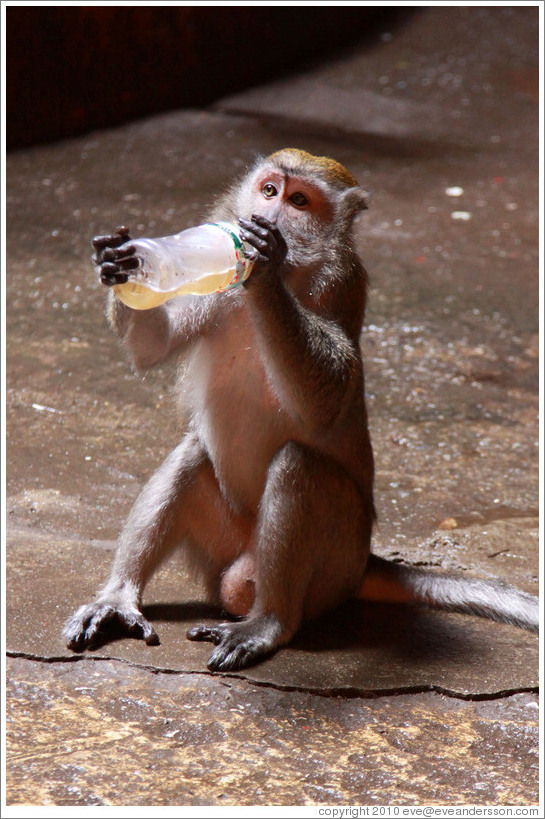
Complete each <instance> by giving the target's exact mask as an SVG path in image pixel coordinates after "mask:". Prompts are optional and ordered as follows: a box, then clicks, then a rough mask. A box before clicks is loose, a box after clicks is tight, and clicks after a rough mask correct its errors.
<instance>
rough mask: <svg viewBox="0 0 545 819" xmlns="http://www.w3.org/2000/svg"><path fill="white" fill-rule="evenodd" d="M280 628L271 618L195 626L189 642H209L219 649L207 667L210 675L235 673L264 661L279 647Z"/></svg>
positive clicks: (270, 615)
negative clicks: (212, 672) (223, 672)
mask: <svg viewBox="0 0 545 819" xmlns="http://www.w3.org/2000/svg"><path fill="white" fill-rule="evenodd" d="M280 633H281V627H280V624H279V622H278V620H277V619H276V617H275V616H274V615H272V614H263V615H261V616H259V617H254V618H252V619H251V620H246V621H245V622H243V623H221V624H220V625H217V626H206V625H202V626H195V627H194V628H192V629H189V631H188V632H187V638H188V640H201V641H202V640H206V641H208V642H211V643H214V644H215V645H216V648H215V649H214V651H213V652H212V654H211V655H210V658H209V660H208V663H207V666H208V668H209V669H210V671H236V670H237V669H239V668H244V667H245V666H248V665H252V664H253V663H256V662H258V661H259V660H262V659H264V658H265V657H266V656H267V655H268V654H270V653H271V652H272V651H274V649H275V648H276V647H277V646H278V645H279V635H280Z"/></svg>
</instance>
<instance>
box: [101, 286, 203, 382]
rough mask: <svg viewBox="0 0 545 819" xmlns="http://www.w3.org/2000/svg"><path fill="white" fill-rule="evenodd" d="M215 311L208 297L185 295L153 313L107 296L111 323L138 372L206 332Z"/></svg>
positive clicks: (113, 295) (110, 293) (110, 294)
mask: <svg viewBox="0 0 545 819" xmlns="http://www.w3.org/2000/svg"><path fill="white" fill-rule="evenodd" d="M214 312H215V311H214V310H213V308H212V305H211V304H210V299H209V298H208V297H206V296H197V297H195V298H191V297H186V296H182V297H181V298H178V299H173V300H172V301H170V302H167V303H166V304H162V305H160V306H159V307H153V308H152V309H151V310H133V309H131V308H130V307H127V306H126V305H125V304H123V303H122V302H121V301H120V300H119V299H118V298H117V296H116V295H115V293H114V292H113V291H110V292H109V293H108V306H107V317H108V322H109V324H110V327H111V328H112V329H113V331H114V333H115V334H116V335H117V336H118V338H119V339H120V340H121V344H122V345H123V347H124V349H126V350H127V352H128V353H129V355H130V357H131V360H132V362H133V364H134V366H135V368H136V370H137V371H138V372H143V371H145V370H148V369H149V368H150V367H153V366H154V365H155V364H159V363H160V362H161V361H165V360H166V359H167V358H168V357H169V356H170V355H171V353H173V352H175V351H180V350H181V349H182V348H183V347H184V345H186V344H188V343H189V342H190V341H192V340H193V339H194V338H196V337H197V336H198V335H199V334H200V333H202V332H203V330H204V329H205V327H206V326H207V325H208V324H209V323H210V321H211V319H212V315H213V313H214Z"/></svg>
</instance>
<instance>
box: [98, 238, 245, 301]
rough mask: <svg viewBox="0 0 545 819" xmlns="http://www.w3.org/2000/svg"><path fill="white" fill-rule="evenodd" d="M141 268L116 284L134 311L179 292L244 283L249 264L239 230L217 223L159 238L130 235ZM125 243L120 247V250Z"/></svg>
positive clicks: (213, 289)
mask: <svg viewBox="0 0 545 819" xmlns="http://www.w3.org/2000/svg"><path fill="white" fill-rule="evenodd" d="M126 244H127V246H132V247H134V249H135V256H136V258H137V259H138V260H139V266H138V267H137V268H136V269H135V270H130V271H128V276H129V279H128V281H127V282H125V283H124V284H116V285H115V286H114V290H115V292H116V294H117V296H118V297H119V299H121V301H122V302H123V303H124V304H126V305H128V306H129V307H132V308H133V309H134V310H149V309H150V308H151V307H157V306H158V305H160V304H163V303H164V302H165V301H168V300H169V299H172V298H174V296H180V295H183V294H189V293H192V294H195V295H201V296H204V295H207V294H209V293H219V292H222V291H223V290H228V289H229V288H232V287H236V286H238V285H240V284H242V282H243V281H245V280H246V279H247V278H248V276H249V275H250V272H251V269H252V267H253V262H251V261H249V260H248V259H246V258H245V256H244V245H243V243H242V241H241V239H240V228H239V227H238V226H237V225H234V224H231V223H229V222H216V223H210V224H205V225H199V226H198V227H194V228H189V229H188V230H183V231H182V232H181V233H177V234H175V235H174V236H164V237H163V238H160V239H130V240H129V241H128V242H127V243H126ZM123 247H124V245H121V249H122V248H123Z"/></svg>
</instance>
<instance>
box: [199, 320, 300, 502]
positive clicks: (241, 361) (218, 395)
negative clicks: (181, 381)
mask: <svg viewBox="0 0 545 819" xmlns="http://www.w3.org/2000/svg"><path fill="white" fill-rule="evenodd" d="M187 380H188V382H189V383H190V384H191V388H190V389H191V396H190V405H191V406H190V415H191V420H192V425H193V427H194V428H195V429H196V431H197V433H198V435H199V437H200V438H201V440H202V442H203V444H204V445H205V447H206V449H207V451H208V453H209V456H210V458H211V460H212V463H213V465H214V470H215V472H216V476H217V478H218V480H219V482H220V485H221V486H222V489H223V490H224V492H225V493H226V494H227V495H228V496H229V498H230V500H232V502H233V503H234V504H235V505H236V506H241V507H244V508H246V509H249V510H256V509H257V506H258V504H259V500H260V498H261V495H262V493H263V488H264V485H265V480H266V475H267V469H268V465H269V463H270V461H271V458H272V456H273V455H274V453H275V452H276V451H277V450H278V449H279V447H280V446H282V444H283V443H285V442H286V441H287V440H289V439H290V438H293V437H294V435H295V434H296V430H295V425H294V422H293V420H292V419H290V418H289V416H288V415H287V414H286V412H285V410H284V409H283V408H282V406H281V404H280V402H279V400H278V398H277V397H276V395H275V393H274V389H273V387H272V385H271V384H270V382H269V380H268V378H267V374H266V371H265V368H264V366H263V363H262V361H261V357H260V355H259V350H258V348H257V344H256V343H255V339H254V337H253V333H252V332H251V328H248V327H241V325H240V324H237V327H236V333H234V334H232V333H229V334H227V337H226V334H223V335H222V337H221V339H218V340H216V339H202V340H201V341H200V342H199V343H198V345H197V347H196V349H195V350H194V353H193V355H192V357H191V360H190V362H189V365H188V372H187Z"/></svg>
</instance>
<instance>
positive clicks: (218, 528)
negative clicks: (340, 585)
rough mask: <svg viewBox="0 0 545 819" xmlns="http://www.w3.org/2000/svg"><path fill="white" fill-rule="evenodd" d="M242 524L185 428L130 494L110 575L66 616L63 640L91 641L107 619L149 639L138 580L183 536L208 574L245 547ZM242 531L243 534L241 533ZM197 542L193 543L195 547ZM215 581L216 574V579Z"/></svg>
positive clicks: (79, 645)
mask: <svg viewBox="0 0 545 819" xmlns="http://www.w3.org/2000/svg"><path fill="white" fill-rule="evenodd" d="M243 529H244V527H243V526H242V525H239V524H238V523H237V519H236V517H235V516H234V515H233V514H230V513H229V511H228V509H227V506H226V504H225V502H224V501H223V499H222V498H221V496H220V493H219V488H218V486H217V482H216V480H215V477H214V473H213V469H212V465H211V464H210V462H209V460H208V458H207V456H206V454H205V453H204V452H203V450H202V448H201V446H200V444H199V443H198V441H196V440H195V439H194V438H192V437H191V436H187V437H186V438H185V439H184V440H183V441H182V443H181V444H179V446H178V447H176V449H174V450H173V452H171V454H170V455H169V456H168V457H167V458H166V460H165V461H164V462H163V464H162V465H161V467H159V469H158V470H157V472H156V473H155V474H154V475H153V476H152V478H151V479H150V480H149V482H148V483H147V484H146V486H145V487H144V489H143V490H142V492H141V494H140V495H139V497H138V499H137V500H136V502H135V504H134V506H133V508H132V510H131V512H130V514H129V517H128V519H127V522H126V524H125V526H124V528H123V531H122V533H121V535H120V538H119V543H118V548H117V552H116V555H115V558H114V561H113V565H112V570H111V574H110V577H109V579H108V581H107V583H106V585H105V586H104V588H103V589H102V590H101V591H100V593H99V594H98V596H97V597H96V599H95V600H94V601H93V602H92V603H89V604H87V605H84V606H81V608H79V609H78V610H77V611H76V612H75V613H74V614H73V615H72V617H71V618H70V619H69V620H68V622H67V623H66V625H65V628H64V636H65V638H66V641H67V644H68V646H69V648H71V649H73V650H75V651H81V650H83V649H84V648H85V647H87V646H92V645H93V643H95V642H96V641H97V639H98V638H99V636H101V635H102V634H103V633H104V630H105V627H106V626H107V625H108V624H109V623H110V622H111V621H114V620H115V621H117V622H118V623H120V624H121V625H122V627H123V628H125V629H126V630H127V631H128V632H129V633H131V634H136V635H138V636H141V637H142V638H143V639H144V640H145V641H146V643H148V644H149V645H152V644H156V643H157V642H158V641H159V638H158V636H157V634H156V632H155V630H154V628H153V627H152V625H151V624H150V623H149V622H148V621H147V620H146V618H145V617H144V616H143V614H142V613H141V611H140V604H141V597H142V592H143V590H144V586H145V584H146V582H147V580H148V579H149V577H150V576H151V574H152V572H153V571H154V570H155V569H156V568H157V567H158V565H159V564H160V562H161V561H162V560H163V559H164V558H165V557H166V556H167V555H168V553H169V552H171V551H172V550H173V549H174V548H175V547H176V546H178V545H179V544H180V543H181V542H182V541H184V540H187V542H188V543H192V544H193V546H194V554H192V555H191V557H193V558H194V562H196V563H197V568H199V569H200V570H201V571H202V572H203V574H205V576H207V578H208V585H209V586H210V585H212V583H213V579H212V578H213V577H219V574H220V573H221V570H222V568H223V567H224V566H226V565H227V564H228V563H229V562H231V561H232V560H233V559H234V558H235V557H236V555H237V554H238V552H239V551H240V550H241V549H242V548H243V547H244V545H245V543H244V537H245V533H244V531H243ZM246 537H247V535H246ZM197 547H199V548H198V549H197ZM218 583H219V580H218Z"/></svg>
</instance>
